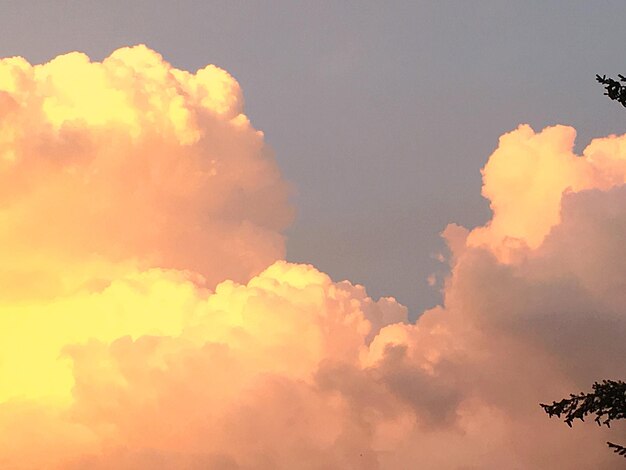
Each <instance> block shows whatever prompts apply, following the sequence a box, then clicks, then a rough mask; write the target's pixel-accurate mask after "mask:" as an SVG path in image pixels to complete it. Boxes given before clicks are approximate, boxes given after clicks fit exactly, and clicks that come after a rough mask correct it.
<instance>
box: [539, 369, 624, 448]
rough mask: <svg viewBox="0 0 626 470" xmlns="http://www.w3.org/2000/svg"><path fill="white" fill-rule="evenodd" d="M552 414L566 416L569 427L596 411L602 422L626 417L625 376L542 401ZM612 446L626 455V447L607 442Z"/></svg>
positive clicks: (597, 417)
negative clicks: (591, 388)
mask: <svg viewBox="0 0 626 470" xmlns="http://www.w3.org/2000/svg"><path fill="white" fill-rule="evenodd" d="M540 406H541V407H542V408H543V409H544V411H545V412H546V413H548V415H549V416H550V417H552V416H556V417H557V418H561V417H563V420H564V421H565V423H567V425H568V426H569V427H572V423H573V422H574V420H576V419H579V420H581V421H585V417H586V416H588V415H591V414H595V415H596V416H595V418H594V421H595V422H596V423H598V426H602V425H603V424H604V425H606V426H607V427H611V421H614V420H617V419H624V418H626V383H624V382H622V381H621V380H618V381H615V380H603V381H602V382H601V383H599V382H596V383H594V384H593V392H591V393H579V394H578V395H574V394H570V397H569V398H564V399H563V400H561V401H555V402H553V403H552V404H551V405H544V404H543V403H542V404H541V405H540ZM607 444H608V446H609V448H611V449H612V450H613V452H615V453H616V454H618V455H622V456H624V457H626V447H624V446H621V445H619V444H613V443H612V442H607Z"/></svg>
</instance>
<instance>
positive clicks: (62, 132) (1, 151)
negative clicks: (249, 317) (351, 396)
mask: <svg viewBox="0 0 626 470" xmlns="http://www.w3.org/2000/svg"><path fill="white" fill-rule="evenodd" d="M0 105H1V107H0V126H1V127H0V128H1V129H2V130H1V131H0V221H1V224H0V258H1V259H2V260H3V267H2V270H0V280H2V282H3V283H11V291H13V294H12V295H14V296H15V295H19V291H21V290H22V288H26V289H27V290H28V293H29V295H31V294H32V293H33V289H36V290H38V291H40V293H41V294H42V295H44V294H51V293H55V292H56V291H57V290H58V289H59V288H61V287H65V288H76V287H77V286H79V285H80V282H82V281H83V280H84V279H83V278H84V274H85V271H89V272H90V274H91V273H92V272H95V271H100V272H101V275H102V276H103V277H105V278H108V277H109V271H110V266H108V265H109V264H110V263H111V262H115V263H117V264H120V263H126V264H127V265H130V264H132V265H135V266H138V267H141V268H146V267H167V268H180V269H192V270H195V271H198V272H202V274H203V276H205V278H207V280H208V282H209V284H210V285H212V286H214V285H215V284H216V283H217V282H219V281H220V280H222V279H225V278H232V279H236V280H239V281H246V280H247V279H249V278H250V276H251V275H254V274H257V273H258V272H259V271H260V270H261V269H263V268H264V267H265V266H267V264H268V263H270V262H271V261H273V260H274V259H276V258H280V257H282V256H283V254H284V242H283V237H282V236H281V235H280V231H281V230H282V229H283V228H284V227H285V226H286V225H287V224H288V223H289V221H290V219H291V212H292V211H291V209H290V207H289V205H288V203H287V196H288V186H287V185H286V184H285V182H284V181H283V180H282V178H281V176H280V174H279V172H278V170H277V168H276V165H275V162H274V159H273V156H272V154H271V151H270V150H269V149H268V148H267V147H266V145H265V144H264V142H263V134H262V133H261V132H259V131H256V130H255V129H254V128H252V126H251V125H250V123H249V122H248V119H247V118H246V116H245V115H244V114H242V107H243V100H242V96H241V90H240V88H239V85H238V84H237V82H236V81H235V80H234V79H233V78H232V77H231V76H230V75H229V74H228V73H227V72H225V71H223V70H221V69H219V68H217V67H215V66H212V65H209V66H207V67H206V68H204V69H202V70H199V71H198V72H196V73H195V74H191V73H188V72H185V71H181V70H177V69H175V68H173V67H172V66H171V65H169V64H168V63H167V62H165V61H164V60H163V59H162V57H161V56H160V55H159V54H157V53H156V52H154V51H152V50H150V49H148V48H146V47H145V46H137V47H133V48H124V49H120V50H117V51H115V52H114V53H113V54H111V56H110V57H108V58H106V59H105V60H104V61H103V62H102V63H98V62H90V60H89V58H88V57H87V56H85V55H84V54H81V53H77V52H74V53H70V54H67V55H63V56H60V57H57V58H56V59H54V60H52V61H51V62H49V63H47V64H43V65H36V66H31V65H30V64H28V62H26V61H25V60H24V59H22V58H12V59H4V60H2V61H0ZM88 264H90V265H91V266H89V267H88V266H87V265H88ZM103 264H107V266H102V265H103ZM61 272H62V275H60V273H61ZM23 278H26V279H30V280H34V279H37V282H36V283H35V284H36V286H33V282H29V283H24V282H23V281H22V279H23ZM12 279H13V280H14V281H15V282H12ZM3 294H6V290H5V292H3ZM0 295H2V294H0Z"/></svg>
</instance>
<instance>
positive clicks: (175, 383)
mask: <svg viewBox="0 0 626 470" xmlns="http://www.w3.org/2000/svg"><path fill="white" fill-rule="evenodd" d="M0 90H2V91H0V120H1V121H2V123H1V124H2V126H1V127H0V129H1V130H0V259H1V260H2V264H1V265H0V286H1V287H2V288H1V289H0V436H2V439H0V467H2V468H7V469H39V468H51V469H63V470H78V469H109V468H116V469H144V468H145V469H164V470H165V469H200V468H211V469H277V468H278V469H280V468H284V469H294V468H295V469H300V468H302V469H350V468H352V469H395V468H433V469H444V470H445V469H450V470H452V469H500V468H519V469H542V468H543V469H552V468H571V469H576V468H580V469H587V468H599V469H609V468H615V465H616V460H615V459H616V458H617V457H615V456H613V455H612V454H611V453H610V452H609V451H607V449H606V448H605V446H604V440H606V439H604V437H606V435H608V434H607V433H608V431H607V430H605V429H598V428H596V427H594V426H577V427H575V428H574V429H571V430H570V429H568V428H567V427H566V426H564V425H562V423H559V422H556V421H551V420H549V419H548V418H547V416H545V414H544V413H543V411H542V410H541V409H540V408H539V407H538V403H539V402H545V401H549V400H551V399H555V398H560V397H561V396H564V395H566V394H567V393H569V392H571V391H575V390H578V389H584V388H587V387H588V386H589V385H590V383H591V382H592V381H593V380H596V379H600V378H609V377H614V378H617V377H624V376H625V375H626V365H625V364H624V363H623V361H621V358H623V357H625V356H626V345H625V344H626V343H625V342H624V341H623V338H624V337H626V313H625V312H626V294H624V292H626V289H624V286H625V285H626V268H625V267H624V263H623V262H621V261H622V260H624V259H626V256H625V255H626V253H625V252H624V250H625V249H626V248H625V247H624V244H623V238H624V235H625V233H626V206H624V204H623V201H624V197H625V196H626V193H625V191H626V187H625V185H624V182H625V181H626V179H625V175H626V137H624V136H620V137H617V136H610V137H607V138H603V139H597V140H594V141H593V142H592V143H591V144H590V145H589V146H588V147H587V149H585V151H584V152H583V155H582V156H577V155H575V154H574V153H573V151H572V148H573V140H574V137H575V133H574V131H573V129H571V128H567V127H564V126H556V127H553V128H548V129H544V130H543V131H541V132H539V133H536V132H534V131H533V130H532V129H531V128H530V127H529V126H520V128H518V129H517V130H515V131H513V132H511V133H509V134H507V135H505V136H503V137H502V138H501V139H500V143H499V146H498V149H497V150H496V151H495V152H494V154H493V155H492V156H491V157H490V159H489V161H488V163H487V165H486V166H485V168H484V170H483V176H484V187H483V194H484V195H485V196H486V197H487V198H489V200H490V201H491V207H492V210H493V217H492V220H491V221H490V222H489V223H487V224H486V225H485V226H484V227H478V228H475V229H473V230H469V229H466V228H463V227H459V226H456V225H450V226H449V227H448V228H446V230H445V231H444V234H443V235H444V237H445V238H446V240H447V241H448V245H449V247H450V256H449V263H450V274H449V276H448V278H447V279H446V282H445V288H444V301H443V303H442V305H441V306H438V307H436V308H434V309H432V310H429V311H427V312H424V313H423V314H422V315H421V316H420V317H419V319H418V321H417V322H416V323H415V324H410V323H408V322H407V311H406V308H405V307H403V306H402V305H400V304H398V303H397V302H396V301H395V300H394V299H393V298H381V299H378V300H374V299H372V298H370V297H369V296H368V294H367V292H366V290H365V289H364V288H363V287H362V286H358V285H354V284H352V283H350V282H348V281H342V282H336V281H333V280H332V279H330V278H329V277H328V276H327V275H326V274H324V273H321V272H319V271H318V270H317V269H315V268H314V267H313V266H309V265H297V264H291V263H288V262H286V261H284V260H282V259H281V258H282V257H283V254H284V248H283V237H282V235H281V230H282V229H283V228H284V227H285V226H286V225H287V224H288V223H289V220H290V217H291V209H290V207H289V205H288V202H287V198H288V195H289V187H288V185H287V184H286V183H285V182H284V180H283V179H282V178H281V176H280V173H279V172H278V170H277V168H276V165H275V163H274V161H273V159H272V155H271V152H270V150H269V149H268V148H267V146H266V145H265V144H264V141H263V135H262V133H260V132H259V131H256V130H255V129H254V128H253V127H252V126H251V124H250V123H249V122H248V120H247V118H246V117H245V115H244V114H243V107H242V97H241V91H240V89H239V86H238V84H237V82H236V81H235V80H234V79H233V78H232V77H231V76H230V75H228V74H227V73H226V72H224V71H223V70H220V69H218V68H217V67H214V66H208V67H206V68H204V69H202V70H200V71H198V72H196V73H195V74H192V73H188V72H185V71H181V70H177V69H175V68H173V67H172V66H171V65H169V64H168V63H167V62H165V61H164V60H163V59H162V58H161V57H160V56H159V55H158V54H157V53H156V52H154V51H151V50H150V49H148V48H146V47H144V46H138V47H134V48H124V49H120V50H118V51H116V52H114V53H113V54H112V55H111V56H110V57H108V58H106V59H105V60H103V61H102V62H101V63H98V62H91V61H90V60H89V59H88V58H87V57H86V56H84V55H83V54H79V53H72V54H68V55H65V56H60V57H58V58H56V59H54V60H53V61H51V62H50V63H48V64H44V65H36V66H31V65H30V64H28V63H27V62H26V61H25V60H23V59H20V58H13V59H5V60H2V61H0ZM611 432H612V433H613V434H611V435H612V436H613V438H615V434H616V433H617V434H619V433H620V432H621V433H622V434H623V428H622V429H619V428H617V429H615V430H613V431H611ZM618 439H619V438H615V440H618Z"/></svg>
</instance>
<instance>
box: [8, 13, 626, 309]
mask: <svg viewBox="0 0 626 470" xmlns="http://www.w3.org/2000/svg"><path fill="white" fill-rule="evenodd" d="M3 5H4V6H3V8H2V11H3V14H2V17H1V18H0V26H1V31H2V33H0V34H1V35H2V36H1V37H2V41H0V56H2V57H7V56H12V55H20V56H24V57H25V58H27V59H28V60H29V61H30V62H31V63H41V62H45V61H48V60H50V59H51V58H53V57H55V56H57V55H59V54H61V53H65V52H69V51H74V50H80V51H83V52H85V53H86V54H87V55H89V56H90V57H91V58H93V59H95V60H101V59H103V58H104V57H106V56H107V55H109V54H110V53H111V52H112V51H113V50H115V49H117V48H118V47H122V46H126V45H134V44H140V43H142V44H147V45H148V46H149V47H151V48H153V49H155V50H157V51H158V52H159V53H161V54H162V55H163V56H164V57H165V58H166V59H167V60H168V61H170V62H171V63H172V64H173V65H175V66H177V67H180V68H184V69H186V70H196V69H198V68H200V67H203V66H204V65H206V64H208V63H212V64H215V65H217V66H219V67H222V68H224V69H225V70H227V71H228V72H229V73H231V74H233V76H234V77H235V78H236V79H237V80H238V81H239V83H240V84H241V86H242V88H243V90H244V96H245V99H246V111H247V114H248V115H249V116H250V119H251V120H252V122H253V123H254V125H255V126H256V127H257V128H258V129H261V130H263V132H264V133H265V134H266V136H267V141H268V143H269V144H270V145H271V146H272V148H273V149H274V152H275V154H276V159H277V161H278V164H279V167H280V169H281V171H282V172H283V174H284V175H285V178H286V179H287V180H288V181H290V182H291V183H292V184H293V186H294V195H293V197H294V198H295V201H296V202H295V205H296V207H297V216H296V219H295V221H294V223H293V224H292V225H291V227H290V228H289V229H288V231H287V235H288V242H287V243H288V244H287V250H288V251H287V253H288V255H287V256H288V259H289V260H292V261H297V262H307V263H313V264H314V265H316V266H318V267H320V268H321V269H323V270H324V271H326V272H328V273H330V274H331V275H332V276H333V278H335V279H339V280H341V279H351V280H353V281H355V282H359V283H362V284H364V285H366V286H367V287H368V288H369V289H370V290H371V292H372V293H373V294H375V295H393V296H395V297H396V298H398V299H399V300H400V301H401V302H402V303H404V304H406V305H408V306H409V307H410V308H411V311H412V312H413V315H415V316H416V315H418V314H419V312H421V311H422V310H424V309H425V308H428V307H432V306H434V305H435V304H437V303H438V302H440V299H441V295H440V293H439V290H438V287H437V286H435V287H434V288H432V287H430V286H429V285H428V282H427V279H428V276H429V275H431V274H433V273H435V274H438V275H439V276H441V275H443V274H444V273H445V272H446V270H445V267H443V266H441V264H440V263H438V262H437V260H436V255H437V254H438V253H439V252H440V251H442V250H444V249H445V247H444V245H443V244H442V242H441V238H440V236H439V234H440V232H441V231H442V230H443V229H444V228H445V226H446V225H447V224H448V223H449V222H450V221H456V222H458V223H460V224H463V225H466V226H476V225H479V224H482V223H484V222H485V221H486V220H487V218H488V216H489V208H488V203H487V201H485V200H484V199H483V198H482V197H481V195H480V186H481V180H480V168H481V167H482V166H483V165H484V164H485V162H486V161H487V158H488V156H489V155H490V154H491V152H492V151H493V150H494V149H495V147H496V145H497V139H498V137H499V136H500V135H501V134H502V133H504V132H508V131H510V130H512V129H515V128H516V127H517V125H518V124H520V123H528V124H530V125H531V126H533V127H535V128H538V129H540V128H543V127H545V126H547V125H554V124H566V125H571V126H573V127H575V128H576V129H577V131H578V140H577V142H578V144H577V145H578V148H579V149H580V148H582V147H584V146H585V145H586V143H587V142H588V141H589V140H590V139H591V138H593V137H597V136H601V135H606V134H608V133H618V132H621V129H622V119H623V113H622V110H621V109H619V108H618V107H616V106H612V105H611V103H610V102H608V101H607V100H605V99H603V98H602V96H601V95H602V89H601V87H600V86H599V85H598V84H596V83H595V81H594V77H595V74H596V73H600V74H604V73H606V74H613V75H616V74H617V73H620V71H622V69H621V68H620V67H621V65H620V63H619V60H617V57H619V54H620V51H621V46H620V44H622V43H623V40H624V35H623V25H622V22H621V18H623V17H624V14H625V13H626V5H624V4H623V2H620V1H599V2H593V3H590V2H586V1H567V2H558V1H548V2H545V1H537V2H534V1H530V2H509V1H499V2H495V1H475V2H463V1H457V2H453V1H446V2H422V1H415V2H393V4H392V5H391V6H390V5H388V4H387V3H386V2H280V1H273V2H245V3H240V2H204V1H184V2H182V3H175V2H158V3H157V4H155V3H154V2H144V1H135V2H131V3H130V4H128V2H118V1H109V2H97V1H96V2H94V1H81V2H78V1H76V2H72V1H59V2H53V3H52V2H45V1H40V2H37V1H35V2H33V1H24V2H19V3H18V2H3ZM453 132H454V137H453V138H452V137H451V134H452V133H453Z"/></svg>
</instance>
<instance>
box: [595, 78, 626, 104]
mask: <svg viewBox="0 0 626 470" xmlns="http://www.w3.org/2000/svg"><path fill="white" fill-rule="evenodd" d="M618 77H619V81H618V80H614V79H612V78H610V77H609V78H607V77H606V75H602V76H600V75H596V80H597V81H598V82H599V83H602V84H603V85H604V89H605V90H606V92H605V93H604V94H605V95H606V96H608V97H609V98H611V99H612V100H615V101H619V102H620V103H622V106H625V107H626V84H625V85H622V83H620V82H623V83H626V77H624V76H623V75H621V74H618Z"/></svg>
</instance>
